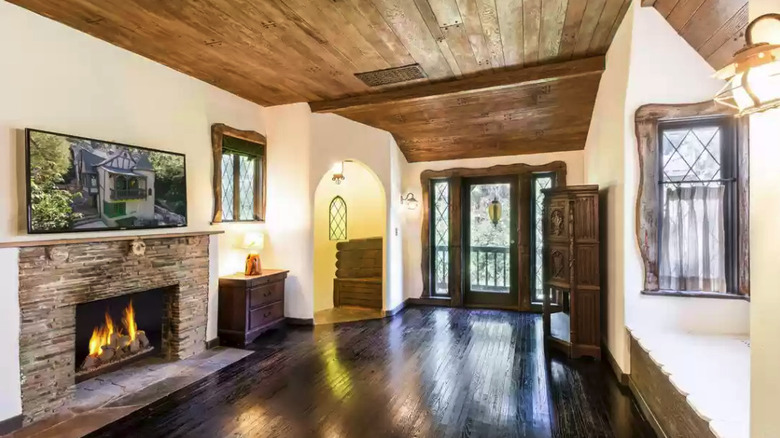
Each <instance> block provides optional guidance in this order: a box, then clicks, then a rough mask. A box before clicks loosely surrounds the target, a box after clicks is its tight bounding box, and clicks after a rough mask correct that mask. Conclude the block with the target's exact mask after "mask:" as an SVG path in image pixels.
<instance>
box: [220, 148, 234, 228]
mask: <svg viewBox="0 0 780 438" xmlns="http://www.w3.org/2000/svg"><path fill="white" fill-rule="evenodd" d="M234 159H235V155H233V154H223V155H222V220H224V221H232V220H234V216H233V161H234Z"/></svg>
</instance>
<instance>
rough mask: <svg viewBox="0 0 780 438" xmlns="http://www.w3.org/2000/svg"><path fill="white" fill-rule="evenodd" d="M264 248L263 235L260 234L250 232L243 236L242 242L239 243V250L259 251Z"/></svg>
mask: <svg viewBox="0 0 780 438" xmlns="http://www.w3.org/2000/svg"><path fill="white" fill-rule="evenodd" d="M264 246H265V234H263V233H261V232H250V233H245V234H244V240H243V241H242V242H241V248H243V249H248V250H254V251H260V250H262V249H263V247H264Z"/></svg>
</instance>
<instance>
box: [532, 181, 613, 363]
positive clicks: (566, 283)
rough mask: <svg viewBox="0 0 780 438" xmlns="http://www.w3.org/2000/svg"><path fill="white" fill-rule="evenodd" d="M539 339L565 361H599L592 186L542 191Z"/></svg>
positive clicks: (596, 201)
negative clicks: (541, 327)
mask: <svg viewBox="0 0 780 438" xmlns="http://www.w3.org/2000/svg"><path fill="white" fill-rule="evenodd" d="M543 193H544V194H545V199H544V216H543V217H544V224H543V239H544V240H543V241H544V269H543V272H544V304H543V306H544V334H545V339H546V340H547V342H548V344H549V345H550V346H552V347H555V348H559V349H561V350H563V351H564V352H565V353H567V354H568V355H569V356H571V357H580V356H592V357H596V358H600V357H601V346H600V343H601V285H600V277H601V275H600V273H601V271H600V266H599V256H600V248H601V246H600V240H599V190H598V186H595V185H587V186H568V187H560V188H554V189H546V190H544V191H543Z"/></svg>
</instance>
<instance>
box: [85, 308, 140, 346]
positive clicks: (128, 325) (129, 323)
mask: <svg viewBox="0 0 780 438" xmlns="http://www.w3.org/2000/svg"><path fill="white" fill-rule="evenodd" d="M105 321H106V322H105V324H103V325H101V326H100V327H95V328H94V329H92V337H90V338H89V355H90V356H95V357H97V356H99V355H101V354H102V353H103V347H104V346H106V345H109V344H110V343H111V335H112V334H113V333H116V334H117V335H121V334H122V330H115V329H114V320H113V319H111V315H109V314H108V311H106V314H105ZM122 324H124V326H125V329H126V330H127V333H128V335H129V336H130V340H135V337H136V332H138V325H137V324H136V322H135V309H133V302H132V301H130V304H128V305H127V307H126V308H125V311H124V313H123V316H122Z"/></svg>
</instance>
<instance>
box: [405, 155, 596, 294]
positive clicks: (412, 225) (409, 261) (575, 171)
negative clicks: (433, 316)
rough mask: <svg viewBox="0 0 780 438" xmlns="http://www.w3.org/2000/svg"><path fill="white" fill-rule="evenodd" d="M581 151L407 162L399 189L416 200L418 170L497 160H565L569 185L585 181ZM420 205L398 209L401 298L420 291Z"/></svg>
mask: <svg viewBox="0 0 780 438" xmlns="http://www.w3.org/2000/svg"><path fill="white" fill-rule="evenodd" d="M583 159H584V153H583V152H582V151H571V152H555V153H549V154H532V155H515V156H508V157H495V158H474V159H468V160H447V161H430V162H420V163H407V164H405V165H404V166H403V167H404V170H403V184H402V190H401V191H402V192H403V193H408V192H412V193H413V194H414V197H415V198H417V200H419V201H422V184H421V182H420V174H422V172H423V171H425V170H443V169H451V168H455V167H465V168H483V167H490V166H494V165H498V164H516V163H526V164H531V165H539V164H547V163H550V162H552V161H558V160H560V161H564V162H565V163H566V170H567V174H566V183H567V184H569V185H575V184H582V183H583V181H584V174H583V168H584V166H583ZM423 210H424V209H423V208H422V206H420V207H418V208H417V210H413V211H409V210H405V209H404V210H403V211H400V212H399V220H400V221H401V222H402V224H403V225H402V228H403V239H404V241H403V244H404V248H403V253H404V257H403V265H402V266H403V273H402V275H403V278H404V288H403V293H404V298H419V297H420V296H421V295H422V287H423V281H422V268H421V258H422V244H421V240H420V233H421V227H422V220H423V217H422V215H423Z"/></svg>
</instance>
